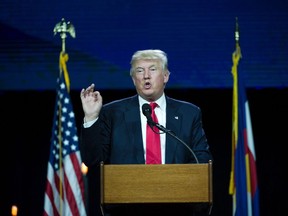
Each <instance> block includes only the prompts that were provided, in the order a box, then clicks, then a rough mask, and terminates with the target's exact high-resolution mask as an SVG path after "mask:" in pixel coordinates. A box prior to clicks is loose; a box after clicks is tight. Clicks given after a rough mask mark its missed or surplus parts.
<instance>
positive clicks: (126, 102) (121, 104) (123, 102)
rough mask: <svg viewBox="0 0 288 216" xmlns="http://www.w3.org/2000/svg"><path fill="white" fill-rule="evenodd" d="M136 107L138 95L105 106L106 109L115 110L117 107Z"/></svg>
mask: <svg viewBox="0 0 288 216" xmlns="http://www.w3.org/2000/svg"><path fill="white" fill-rule="evenodd" d="M133 104H134V105H135V104H138V98H137V95H133V96H130V97H125V98H121V99H117V100H114V101H111V102H109V103H107V104H105V105H104V108H106V109H111V108H112V109H113V108H117V107H126V106H131V105H133Z"/></svg>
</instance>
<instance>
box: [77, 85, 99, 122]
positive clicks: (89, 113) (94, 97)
mask: <svg viewBox="0 0 288 216" xmlns="http://www.w3.org/2000/svg"><path fill="white" fill-rule="evenodd" d="M94 87H95V85H94V84H93V83H92V84H91V85H90V86H88V87H87V88H86V89H84V88H83V89H82V90H81V92H80V98H81V102H82V108H83V111H84V115H85V117H84V120H85V121H86V122H88V121H92V120H95V119H96V118H97V117H98V116H99V113H100V110H101V108H102V102H103V100H102V96H101V94H100V92H99V91H94Z"/></svg>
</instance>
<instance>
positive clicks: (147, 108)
mask: <svg viewBox="0 0 288 216" xmlns="http://www.w3.org/2000/svg"><path fill="white" fill-rule="evenodd" d="M142 113H143V114H144V115H145V116H146V118H147V123H148V125H149V126H150V127H151V128H152V127H153V126H156V127H157V128H158V129H159V130H161V131H163V132H164V133H168V134H169V135H170V136H172V137H173V138H175V139H176V140H178V141H179V142H180V143H182V144H183V145H184V146H185V147H186V148H187V149H188V150H189V151H190V152H191V154H192V155H193V157H194V158H195V160H196V163H197V164H198V163H199V161H198V158H197V156H196V155H195V153H194V151H193V150H192V149H191V148H190V147H189V146H188V145H187V144H186V143H185V142H184V141H183V140H181V139H180V138H179V137H177V136H176V135H175V134H174V132H172V131H171V130H168V129H166V128H165V127H164V126H162V125H160V124H158V123H156V122H154V121H153V119H152V117H151V114H152V109H151V106H150V105H149V104H147V103H145V104H143V105H142Z"/></svg>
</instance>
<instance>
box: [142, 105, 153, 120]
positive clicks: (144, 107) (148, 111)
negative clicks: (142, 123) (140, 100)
mask: <svg viewBox="0 0 288 216" xmlns="http://www.w3.org/2000/svg"><path fill="white" fill-rule="evenodd" d="M142 113H143V114H144V115H145V116H146V117H147V116H151V114H152V109H151V106H150V105H149V104H148V103H145V104H143V105H142Z"/></svg>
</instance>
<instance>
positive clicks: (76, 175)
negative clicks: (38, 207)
mask: <svg viewBox="0 0 288 216" xmlns="http://www.w3.org/2000/svg"><path fill="white" fill-rule="evenodd" d="M61 74H63V73H61ZM57 86H58V87H57V97H56V106H55V112H54V123H53V128H52V138H51V147H50V157H49V162H48V168H47V183H46V190H45V198H44V213H43V215H45V216H46V215H49V216H52V215H53V216H58V215H59V216H64V215H67V216H68V215H69V216H71V215H73V216H77V215H81V216H85V215H86V209H85V202H84V182H83V175H82V173H81V162H82V161H81V156H80V152H79V145H78V136H77V128H76V124H75V122H76V121H75V115H74V112H73V107H72V103H71V99H70V95H69V92H68V88H67V86H66V84H65V81H64V78H63V75H60V77H59V79H58V80H57Z"/></svg>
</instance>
